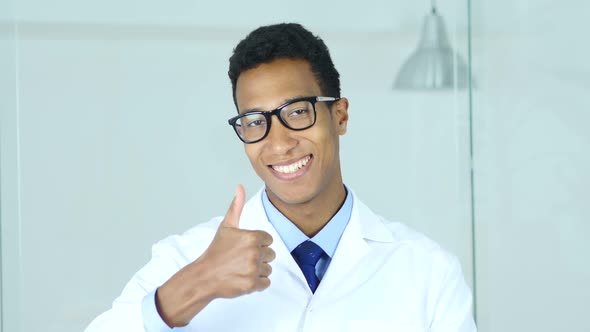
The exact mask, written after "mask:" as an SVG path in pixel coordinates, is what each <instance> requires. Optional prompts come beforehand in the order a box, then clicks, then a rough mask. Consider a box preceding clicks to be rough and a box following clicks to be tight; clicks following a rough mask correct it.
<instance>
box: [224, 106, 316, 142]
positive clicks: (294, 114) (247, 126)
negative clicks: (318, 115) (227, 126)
mask: <svg viewBox="0 0 590 332" xmlns="http://www.w3.org/2000/svg"><path fill="white" fill-rule="evenodd" d="M279 114H280V117H281V120H282V123H283V124H284V125H286V126H287V128H290V129H295V130H297V129H304V128H307V127H309V126H311V125H312V124H313V123H314V121H315V112H314V111H313V104H312V103H311V102H309V101H298V102H295V103H293V104H289V105H287V106H285V107H284V108H282V109H281V110H280V113H279ZM234 126H235V128H236V132H237V133H238V135H240V137H241V138H242V139H243V140H244V141H246V142H252V141H256V140H259V139H261V138H262V137H264V135H266V131H267V130H268V123H267V119H266V116H265V115H264V114H261V113H254V114H244V116H242V117H240V118H239V119H238V120H237V121H236V123H235V125H234Z"/></svg>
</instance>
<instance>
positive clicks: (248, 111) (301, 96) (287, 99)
mask: <svg viewBox="0 0 590 332" xmlns="http://www.w3.org/2000/svg"><path fill="white" fill-rule="evenodd" d="M305 97H306V96H303V95H298V96H295V97H290V98H286V99H283V102H282V103H281V104H280V105H279V106H277V107H281V106H283V105H285V104H288V103H290V102H292V101H293V100H296V99H300V98H305ZM275 109H276V108H273V109H271V110H266V112H270V111H274V110H275ZM264 111H265V110H263V109H261V108H260V107H254V108H249V109H247V110H245V111H244V112H240V114H246V113H250V112H264Z"/></svg>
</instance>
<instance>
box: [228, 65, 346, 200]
mask: <svg viewBox="0 0 590 332" xmlns="http://www.w3.org/2000/svg"><path fill="white" fill-rule="evenodd" d="M310 96H322V92H321V89H320V87H319V85H318V83H317V81H316V78H315V76H314V74H313V73H312V72H311V67H310V65H309V63H308V62H307V61H305V60H293V59H279V60H275V61H273V62H271V63H268V64H262V65H260V66H258V67H256V68H254V69H250V70H247V71H244V72H243V73H242V74H240V76H239V78H238V80H237V83H236V102H237V106H238V110H239V112H240V113H245V112H248V111H252V110H262V111H271V110H273V109H275V108H277V107H279V106H281V105H283V104H284V103H286V102H287V101H288V100H289V99H293V98H296V97H310ZM326 97H332V96H326ZM316 111H317V120H316V123H315V125H314V126H313V127H311V128H308V129H305V130H302V131H294V130H291V129H288V128H286V127H284V126H283V125H282V124H281V123H280V121H279V119H278V118H277V117H276V116H273V117H272V122H271V129H270V132H269V133H268V136H267V137H266V138H264V139H263V140H262V141H260V142H257V143H253V144H245V145H244V148H245V150H246V154H247V155H248V159H250V163H251V164H252V167H254V170H255V171H256V173H257V174H258V176H260V178H261V179H262V180H263V181H264V183H265V184H266V187H267V191H268V194H269V197H270V198H271V200H273V199H275V200H276V199H279V200H280V201H281V202H283V203H284V204H289V205H293V204H304V203H308V202H310V201H312V200H314V199H318V198H319V197H328V196H329V195H331V194H333V193H334V192H336V190H342V176H341V173H340V160H339V146H338V141H339V135H343V134H344V133H345V132H346V124H347V121H348V101H347V100H346V99H341V100H340V101H338V102H335V103H333V104H332V111H331V112H330V109H329V107H328V104H327V103H325V102H317V103H316Z"/></svg>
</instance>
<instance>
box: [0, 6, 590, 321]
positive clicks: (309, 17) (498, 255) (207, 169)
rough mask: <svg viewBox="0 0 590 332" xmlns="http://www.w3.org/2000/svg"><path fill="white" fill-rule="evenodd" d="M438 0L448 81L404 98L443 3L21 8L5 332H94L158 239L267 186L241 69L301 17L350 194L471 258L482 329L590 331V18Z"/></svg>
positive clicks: (16, 20) (1, 47)
mask: <svg viewBox="0 0 590 332" xmlns="http://www.w3.org/2000/svg"><path fill="white" fill-rule="evenodd" d="M434 5H435V6H436V9H437V10H436V12H437V13H438V15H439V16H438V17H440V18H443V19H444V26H445V27H446V31H447V35H448V42H449V43H450V46H451V47H452V48H453V50H454V52H455V53H456V54H458V57H456V58H455V57H453V59H455V60H453V61H452V63H451V66H452V67H451V69H452V72H451V73H452V75H451V76H452V77H453V78H454V80H453V81H452V82H451V83H450V86H448V84H447V86H446V87H442V88H428V87H426V88H407V87H405V88H404V87H400V86H397V87H394V85H395V84H394V83H395V82H396V79H398V74H399V73H400V71H401V69H402V67H403V66H404V64H405V63H406V61H408V59H409V58H410V57H411V56H412V54H415V53H414V52H415V50H416V49H417V47H418V45H419V44H420V41H421V40H424V37H423V36H422V37H421V30H422V25H423V22H424V20H425V17H426V16H428V15H432V14H431V13H432V11H431V9H432V6H433V3H431V2H428V1H401V0H387V1H385V0H366V1H362V2H342V1H322V2H317V1H308V0H304V1H298V2H286V1H276V0H275V1H270V0H256V1H247V2H234V1H227V0H219V1H214V2H204V1H199V0H197V1H188V0H178V1H174V2H145V1H141V2H140V1H130V0H127V1H114V0H103V1H100V2H99V1H74V0H54V1H38V0H0V108H1V112H2V113H1V118H0V119H1V136H0V144H1V145H0V148H1V150H0V158H1V159H0V161H1V163H0V171H1V173H0V185H1V195H0V198H1V200H0V208H1V215H0V217H1V219H0V222H1V262H2V264H1V273H2V279H1V282H2V284H1V286H2V287H1V294H0V296H1V310H0V313H1V331H3V332H29V331H47V332H53V331H55V332H57V331H60V332H74V331H81V330H83V329H84V327H85V326H86V325H88V324H89V323H90V321H91V320H92V319H93V318H94V317H96V316H97V315H98V314H99V313H101V312H103V311H105V310H107V309H108V308H109V307H110V305H111V302H112V301H113V300H114V298H115V297H117V296H118V294H119V293H120V292H121V290H122V288H123V286H124V285H125V283H126V282H127V281H128V280H129V279H130V278H131V276H132V275H133V273H134V272H135V271H137V270H138V269H139V268H140V267H141V266H143V265H144V264H145V263H146V262H147V261H148V260H149V258H150V248H151V245H152V244H153V243H155V242H156V241H158V240H160V239H162V238H164V237H166V236H168V235H171V234H175V233H181V232H183V231H185V230H187V229H189V228H190V227H192V226H193V225H195V224H197V223H201V222H205V221H208V220H209V219H210V218H212V217H214V216H217V215H222V214H223V213H225V211H226V209H227V206H228V204H229V202H230V200H231V198H232V195H233V190H234V187H235V185H236V184H237V183H243V184H244V185H245V188H246V192H247V193H248V194H250V195H251V194H253V193H254V192H255V191H257V190H258V189H260V188H261V186H262V183H261V182H260V180H259V179H258V178H257V177H256V175H255V173H254V172H253V171H252V170H251V169H250V165H249V162H248V160H247V158H246V156H245V154H244V153H243V147H242V144H241V143H240V142H239V141H238V139H237V137H236V136H235V134H234V133H233V131H232V130H231V128H230V127H229V126H228V125H227V122H226V119H227V118H229V117H231V116H232V115H233V114H235V109H234V106H233V102H232V99H231V87H230V82H229V79H228V78H227V68H228V58H229V56H230V55H231V52H232V49H233V47H234V46H235V45H236V44H237V42H238V41H239V40H241V39H242V38H244V37H245V35H246V34H247V33H248V32H250V31H251V30H252V29H254V28H256V27H258V26H260V25H265V24H271V23H278V22H285V21H287V22H291V21H293V22H299V23H302V24H303V25H304V26H306V27H307V28H308V29H310V30H311V31H312V32H314V33H316V34H318V35H319V36H321V37H322V38H323V39H324V41H325V42H326V44H327V45H328V47H329V48H330V50H331V54H332V57H333V60H334V63H335V65H336V67H337V69H338V70H339V71H340V74H341V82H342V94H343V96H346V97H348V98H349V100H350V110H349V111H350V122H349V131H348V133H347V135H346V136H344V137H343V138H342V143H341V149H342V151H341V153H342V156H341V159H342V164H343V174H344V180H345V183H346V184H347V185H348V186H349V187H350V188H352V189H353V190H354V191H355V192H356V193H357V194H358V195H359V196H360V197H361V199H362V200H363V201H364V202H365V203H367V204H368V205H369V206H370V207H371V208H372V209H373V210H374V211H375V212H377V213H379V214H381V215H383V216H385V217H387V218H388V219H390V220H396V221H401V222H404V223H406V224H408V225H410V226H411V227H413V228H415V229H417V230H419V231H421V232H423V233H425V234H427V235H428V236H429V237H431V238H433V239H434V240H436V241H437V242H439V243H440V244H441V245H443V246H444V247H445V248H447V249H448V250H450V251H452V252H453V253H455V254H456V255H457V256H458V257H459V259H460V260H461V263H462V267H463V271H464V273H465V276H466V278H467V280H468V283H469V285H470V286H471V287H472V289H473V290H474V299H475V316H476V319H477V323H478V326H479V331H482V332H490V331H502V332H510V331H515V332H516V331H537V332H541V331H586V332H587V331H590V321H589V320H588V319H587V317H586V315H587V311H588V303H589V302H590V284H589V281H590V263H589V262H590V258H589V256H590V241H588V237H589V235H590V223H589V221H590V204H588V203H589V199H588V198H589V196H590V195H589V194H590V192H589V189H588V188H590V175H589V170H590V153H589V151H590V149H589V146H590V130H589V129H590V125H589V123H590V112H589V111H590V97H588V92H589V91H590V66H589V65H588V59H590V44H588V42H584V41H583V40H585V39H584V37H583V35H584V33H583V32H584V31H590V21H588V19H587V18H588V15H589V14H590V4H589V3H588V2H586V1H581V0H580V1H569V2H568V4H567V5H566V4H565V3H563V2H555V1H549V0H540V1H509V0H497V1H487V2H478V1H473V2H471V1H455V0H447V1H444V2H443V1H440V3H436V4H434ZM437 31H438V30H437ZM439 37H440V36H439ZM462 61H463V62H464V65H465V66H467V67H466V68H467V69H466V70H467V71H466V73H467V75H469V72H470V73H471V76H470V77H471V79H469V77H467V79H466V80H465V81H461V77H462V75H463V74H464V73H463V72H462V70H463V69H462V67H461V66H462V65H463V62H462ZM461 82H462V83H461Z"/></svg>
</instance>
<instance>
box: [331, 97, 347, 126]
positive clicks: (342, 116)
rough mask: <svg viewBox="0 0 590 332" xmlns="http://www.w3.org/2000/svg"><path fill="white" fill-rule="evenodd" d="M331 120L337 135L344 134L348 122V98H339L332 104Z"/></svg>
mask: <svg viewBox="0 0 590 332" xmlns="http://www.w3.org/2000/svg"><path fill="white" fill-rule="evenodd" d="M332 120H333V121H334V125H335V126H336V131H337V132H338V135H344V134H346V126H347V124H348V99H346V98H340V99H339V100H338V101H335V102H334V103H333V104H332Z"/></svg>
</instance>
